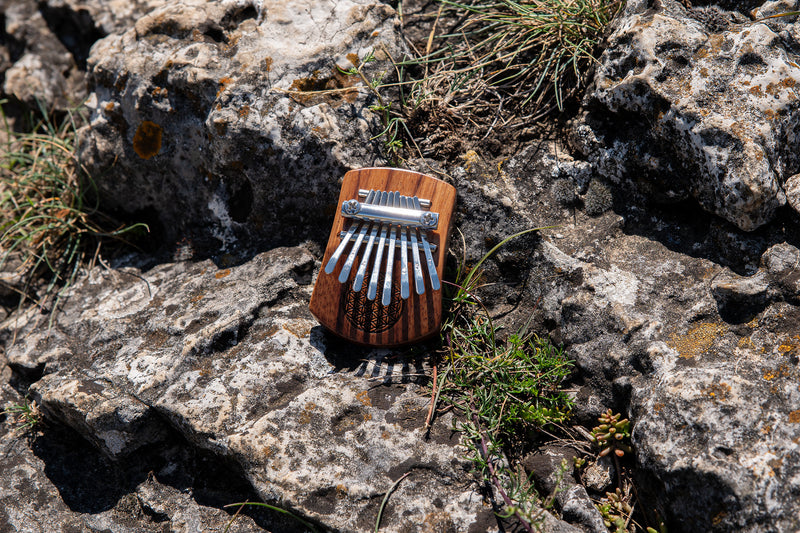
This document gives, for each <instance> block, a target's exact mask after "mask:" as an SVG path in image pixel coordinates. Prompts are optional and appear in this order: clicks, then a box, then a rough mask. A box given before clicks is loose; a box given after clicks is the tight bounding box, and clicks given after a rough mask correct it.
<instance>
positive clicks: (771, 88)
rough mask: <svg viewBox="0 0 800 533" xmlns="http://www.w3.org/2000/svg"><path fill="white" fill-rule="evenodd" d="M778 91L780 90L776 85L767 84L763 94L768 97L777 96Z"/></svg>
mask: <svg viewBox="0 0 800 533" xmlns="http://www.w3.org/2000/svg"><path fill="white" fill-rule="evenodd" d="M779 90H780V88H779V86H778V85H776V84H774V83H768V84H767V87H766V88H765V89H764V92H765V93H767V94H768V95H770V96H775V95H777V94H778V91H779Z"/></svg>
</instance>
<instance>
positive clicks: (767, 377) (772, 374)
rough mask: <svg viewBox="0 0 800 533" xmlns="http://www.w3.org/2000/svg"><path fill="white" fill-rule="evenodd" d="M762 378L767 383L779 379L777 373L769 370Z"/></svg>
mask: <svg viewBox="0 0 800 533" xmlns="http://www.w3.org/2000/svg"><path fill="white" fill-rule="evenodd" d="M761 377H762V378H763V379H765V380H766V381H772V380H773V379H775V378H777V377H778V375H777V374H776V373H775V372H773V371H772V370H767V371H766V372H764V375H763V376H761Z"/></svg>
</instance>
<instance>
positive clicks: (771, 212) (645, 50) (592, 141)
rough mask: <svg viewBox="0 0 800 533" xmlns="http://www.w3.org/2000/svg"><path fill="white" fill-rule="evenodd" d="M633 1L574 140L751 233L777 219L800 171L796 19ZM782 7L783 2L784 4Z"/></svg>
mask: <svg viewBox="0 0 800 533" xmlns="http://www.w3.org/2000/svg"><path fill="white" fill-rule="evenodd" d="M772 4H778V3H768V4H767V5H764V6H762V7H761V8H759V9H757V10H755V11H754V12H753V14H752V17H753V18H752V19H751V18H750V17H747V16H745V15H743V14H742V13H739V12H736V11H723V10H722V9H720V8H719V7H717V6H715V5H712V6H699V7H696V8H693V9H689V10H687V9H686V7H684V5H683V4H682V3H680V2H677V1H673V0H665V1H663V2H656V3H652V2H646V1H631V2H628V3H627V5H626V7H625V9H624V11H623V13H622V14H621V15H620V16H619V17H618V18H617V19H616V21H615V22H614V31H613V33H612V34H611V36H610V37H609V39H608V48H607V49H606V50H605V52H604V53H603V56H602V58H601V59H600V63H599V65H598V66H597V71H596V74H595V77H594V87H593V89H592V90H590V91H589V93H588V94H587V96H586V99H585V105H586V116H584V117H583V119H582V120H580V121H577V122H576V123H575V127H574V128H573V145H574V146H575V147H576V148H577V149H578V150H579V151H580V152H582V153H583V154H584V156H585V157H586V158H588V160H589V161H591V162H592V163H593V164H594V165H595V166H596V167H597V168H598V170H599V171H600V172H601V173H602V174H603V175H604V176H605V177H606V179H610V180H613V181H616V182H620V181H623V180H624V181H628V182H630V186H633V185H635V186H636V188H638V189H640V190H641V191H643V192H642V194H643V195H644V196H645V197H646V198H648V199H649V200H650V201H661V202H675V201H680V200H683V199H685V198H689V197H691V198H694V199H695V200H696V201H697V202H698V203H699V204H700V205H701V206H702V207H703V208H704V209H705V210H707V211H709V212H711V213H715V214H717V215H719V216H721V217H723V218H724V219H726V220H728V221H730V222H732V223H733V224H736V225H737V226H738V227H739V228H741V229H744V230H753V229H755V228H758V227H759V226H762V225H763V224H765V223H767V222H769V221H770V220H772V219H773V218H774V217H775V214H776V212H777V210H778V209H779V208H780V207H781V206H783V205H784V204H785V203H786V191H785V190H784V184H785V183H786V181H787V179H788V178H789V177H790V176H792V175H793V174H796V173H797V172H798V169H800V157H799V156H798V154H800V144H799V143H798V137H797V129H796V124H797V122H798V119H800V100H798V94H797V86H798V84H800V56H799V55H798V53H800V41H798V33H797V30H796V29H795V26H796V24H794V23H792V22H791V21H782V20H781V18H775V19H768V20H763V17H765V16H768V15H772V14H774V13H775V12H781V11H784V12H785V11H788V10H790V7H789V6H783V5H782V4H781V5H772ZM781 7H783V8H784V9H783V10H782V9H780V8H781Z"/></svg>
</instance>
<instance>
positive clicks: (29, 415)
mask: <svg viewBox="0 0 800 533" xmlns="http://www.w3.org/2000/svg"><path fill="white" fill-rule="evenodd" d="M0 414H3V415H5V416H6V417H7V420H8V421H9V423H10V424H11V425H12V427H13V428H14V429H15V430H17V431H20V432H23V433H24V432H26V431H30V430H32V429H33V428H34V427H36V426H38V425H39V424H41V422H42V413H41V411H39V407H38V406H37V405H36V402H29V401H28V399H27V398H25V400H24V401H23V402H22V403H9V404H8V405H6V407H5V408H4V409H3V411H2V412H0Z"/></svg>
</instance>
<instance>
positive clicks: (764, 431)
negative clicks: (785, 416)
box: [760, 424, 772, 435]
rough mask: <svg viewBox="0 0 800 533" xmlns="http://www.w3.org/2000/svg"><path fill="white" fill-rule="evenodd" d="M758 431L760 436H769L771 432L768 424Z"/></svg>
mask: <svg viewBox="0 0 800 533" xmlns="http://www.w3.org/2000/svg"><path fill="white" fill-rule="evenodd" d="M760 431H761V434H762V435H768V434H769V432H770V431H772V426H770V425H769V424H767V425H766V426H764V427H763V428H761V430H760Z"/></svg>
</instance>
